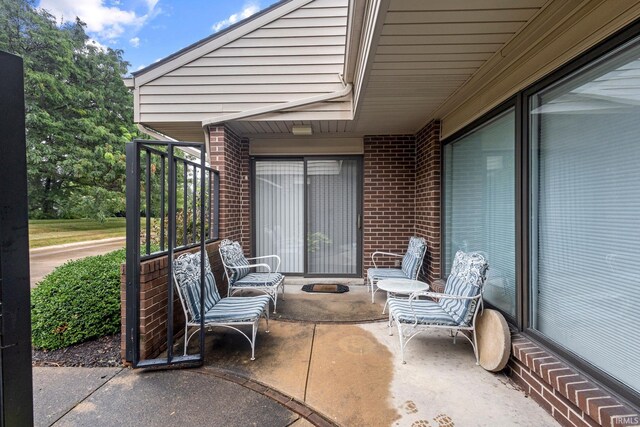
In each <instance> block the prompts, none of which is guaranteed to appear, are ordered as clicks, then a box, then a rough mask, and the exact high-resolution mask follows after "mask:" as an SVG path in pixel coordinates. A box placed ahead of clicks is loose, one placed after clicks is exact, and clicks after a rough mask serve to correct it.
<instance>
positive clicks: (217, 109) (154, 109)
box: [140, 102, 351, 114]
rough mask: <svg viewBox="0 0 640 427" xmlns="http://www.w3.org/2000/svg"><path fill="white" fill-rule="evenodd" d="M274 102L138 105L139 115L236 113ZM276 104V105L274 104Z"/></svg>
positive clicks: (344, 106) (329, 106) (334, 105)
mask: <svg viewBox="0 0 640 427" xmlns="http://www.w3.org/2000/svg"><path fill="white" fill-rule="evenodd" d="M273 104H274V102H247V103H224V104H220V103H217V104H216V103H202V104H196V103H190V104H140V114H145V113H216V114H218V113H237V112H239V111H247V110H255V109H257V108H261V107H266V106H269V105H273ZM276 104H277V103H276ZM350 109H351V105H350V104H349V103H347V102H331V103H322V104H316V105H313V106H312V107H299V108H295V109H291V110H290V111H347V110H350Z"/></svg>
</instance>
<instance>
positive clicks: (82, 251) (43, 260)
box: [29, 237, 125, 289]
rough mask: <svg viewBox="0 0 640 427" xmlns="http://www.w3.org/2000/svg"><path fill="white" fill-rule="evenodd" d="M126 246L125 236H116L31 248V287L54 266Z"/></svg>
mask: <svg viewBox="0 0 640 427" xmlns="http://www.w3.org/2000/svg"><path fill="white" fill-rule="evenodd" d="M124 246H125V238H124V237H114V238H110V239H102V240H92V241H89V242H77V243H67V244H64V245H56V246H45V247H42V248H36V249H31V250H30V251H29V263H30V270H31V289H33V288H35V287H36V284H37V283H38V282H39V281H41V280H42V279H43V278H44V276H46V275H47V274H49V273H51V272H52V271H53V269H54V268H56V267H58V266H59V265H62V264H64V263H65V262H67V261H70V260H74V259H80V258H84V257H88V256H91V255H102V254H105V253H107V252H111V251H114V250H116V249H120V248H124Z"/></svg>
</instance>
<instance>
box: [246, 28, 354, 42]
mask: <svg viewBox="0 0 640 427" xmlns="http://www.w3.org/2000/svg"><path fill="white" fill-rule="evenodd" d="M344 34H345V28H344V25H341V26H339V27H314V28H260V29H259V30H255V31H253V32H251V33H249V34H247V35H246V36H244V37H243V38H245V39H269V38H282V37H326V36H343V35H344ZM274 44H279V43H278V41H277V40H274Z"/></svg>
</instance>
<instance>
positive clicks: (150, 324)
mask: <svg viewBox="0 0 640 427" xmlns="http://www.w3.org/2000/svg"><path fill="white" fill-rule="evenodd" d="M219 246H220V244H219V242H213V243H210V244H208V245H207V253H208V254H209V262H210V264H211V268H212V270H213V273H214V276H215V278H216V283H217V285H218V290H219V291H220V294H221V295H226V293H227V287H226V284H227V282H226V281H224V282H223V280H222V276H223V274H224V271H223V267H222V261H221V260H220V254H219V252H218V247H219ZM196 250H197V249H192V250H190V251H191V252H195V251H196ZM180 253H181V252H180ZM180 253H177V254H176V256H177V255H179V254H180ZM120 272H121V280H120V300H121V307H122V314H121V316H122V319H121V328H122V329H121V330H122V338H121V339H122V341H121V343H120V345H121V350H120V352H121V354H122V358H123V360H124V359H126V342H125V339H126V334H125V325H126V270H125V265H124V264H123V265H122V266H121V270H120ZM167 274H168V257H167V256H166V255H165V256H161V257H157V258H153V259H150V260H147V261H143V262H141V263H140V359H141V360H143V359H152V358H154V357H157V356H158V355H159V354H160V353H162V352H163V351H165V350H166V343H167V316H168V300H167V298H168V280H167V279H168V277H167ZM174 295H175V292H174ZM173 312H174V333H175V335H176V336H179V334H180V333H181V332H182V331H183V328H184V315H183V312H182V307H181V306H180V301H179V299H178V296H177V295H175V299H174V306H173Z"/></svg>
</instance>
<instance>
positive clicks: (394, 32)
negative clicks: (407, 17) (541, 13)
mask: <svg viewBox="0 0 640 427" xmlns="http://www.w3.org/2000/svg"><path fill="white" fill-rule="evenodd" d="M523 24H524V21H513V22H464V23H444V24H439V23H437V24H407V25H387V24H385V26H384V28H383V29H382V35H383V36H385V35H386V36H402V35H405V36H406V35H430V34H494V33H507V32H511V33H514V32H516V31H518V30H519V29H520V27H522V25H523Z"/></svg>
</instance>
